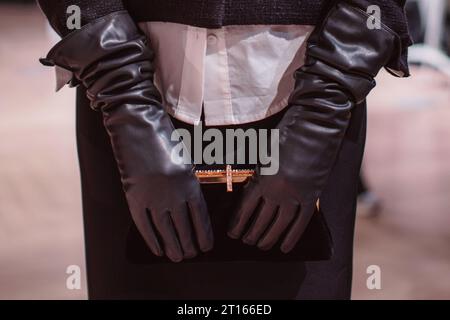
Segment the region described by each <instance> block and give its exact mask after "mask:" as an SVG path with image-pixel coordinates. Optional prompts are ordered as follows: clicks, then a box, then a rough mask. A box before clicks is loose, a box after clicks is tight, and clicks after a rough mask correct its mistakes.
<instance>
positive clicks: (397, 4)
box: [343, 0, 413, 77]
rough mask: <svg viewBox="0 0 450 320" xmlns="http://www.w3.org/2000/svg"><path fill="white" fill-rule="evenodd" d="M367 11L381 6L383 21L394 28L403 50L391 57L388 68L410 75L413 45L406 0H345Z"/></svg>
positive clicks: (398, 73) (403, 74)
mask: <svg viewBox="0 0 450 320" xmlns="http://www.w3.org/2000/svg"><path fill="white" fill-rule="evenodd" d="M343 1H345V2H347V3H349V4H351V5H353V6H356V7H358V8H360V9H361V10H363V11H365V12H367V10H368V8H369V6H373V5H376V6H378V7H379V8H380V15H381V22H382V23H383V24H385V25H386V26H387V27H389V28H390V29H392V30H393V31H394V32H395V33H396V34H397V35H398V36H399V38H400V41H401V52H400V53H399V55H398V56H397V57H396V58H393V59H391V61H389V63H388V64H387V65H386V69H387V70H388V71H389V72H391V73H392V74H394V75H395V76H399V77H407V76H409V75H410V73H409V68H408V47H409V46H410V45H412V43H413V42H412V39H411V37H410V34H409V29H408V21H407V18H406V13H405V3H406V0H343Z"/></svg>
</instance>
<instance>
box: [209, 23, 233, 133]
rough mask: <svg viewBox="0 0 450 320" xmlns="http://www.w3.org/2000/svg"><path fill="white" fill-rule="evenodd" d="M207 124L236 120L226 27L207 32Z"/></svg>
mask: <svg viewBox="0 0 450 320" xmlns="http://www.w3.org/2000/svg"><path fill="white" fill-rule="evenodd" d="M204 88H205V89H204V90H205V92H204V113H205V122H206V124H211V125H214V124H218V123H219V122H221V123H223V122H224V120H225V122H230V123H232V122H233V121H234V119H233V118H234V117H233V107H232V99H231V87H230V76H229V64H228V54H227V45H226V31H225V28H221V29H210V30H208V33H207V47H206V57H205V83H204Z"/></svg>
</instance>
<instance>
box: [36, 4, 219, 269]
mask: <svg viewBox="0 0 450 320" xmlns="http://www.w3.org/2000/svg"><path fill="white" fill-rule="evenodd" d="M153 55H154V54H153V52H152V51H151V49H150V48H149V47H148V46H147V45H146V42H145V38H144V37H143V36H141V35H140V34H139V33H138V30H137V28H136V25H135V23H134V22H133V20H132V19H131V17H130V16H129V15H128V14H127V13H126V11H119V12H116V13H113V14H109V15H107V16H104V17H102V18H99V19H96V20H95V21H93V22H90V23H89V24H87V25H85V26H84V27H83V28H81V29H80V30H78V31H75V32H73V33H71V34H69V35H68V36H67V37H65V38H64V39H63V40H62V41H60V42H59V43H58V44H56V45H55V47H53V48H52V49H51V51H50V52H49V53H48V55H47V57H46V58H45V59H41V61H42V62H43V63H44V64H47V65H57V66H59V67H62V68H64V69H67V70H70V71H72V72H73V74H74V76H75V77H76V79H78V80H79V81H81V82H82V83H83V85H84V86H85V87H86V89H87V97H88V98H89V100H90V101H91V107H92V108H93V109H95V110H100V111H101V112H102V114H103V119H104V125H105V127H106V130H107V132H108V134H109V136H110V138H111V144H112V148H113V151H114V155H115V158H116V161H117V164H118V168H119V171H120V175H121V179H122V184H123V189H124V191H125V194H126V198H127V201H128V205H129V209H130V212H131V215H132V218H133V220H134V222H135V223H136V226H137V228H138V230H139V232H140V233H141V234H142V236H143V238H144V239H145V241H146V243H147V245H148V247H149V248H150V249H151V251H152V252H153V253H154V254H155V255H158V256H162V255H163V254H165V255H167V257H168V258H170V259H171V260H172V261H181V260H182V259H184V258H191V257H194V256H195V255H197V254H198V253H199V251H203V252H205V251H208V250H210V249H211V248H212V246H213V234H212V228H211V223H210V218H209V215H208V212H207V208H206V203H205V200H204V198H203V195H202V192H201V189H200V184H199V182H198V180H197V179H196V177H195V175H194V173H193V166H192V165H186V164H180V163H179V162H177V161H174V159H172V157H171V152H172V148H173V147H174V146H175V145H176V144H178V142H172V141H171V134H172V132H173V130H174V128H173V125H172V122H171V121H170V118H169V116H168V115H167V114H166V112H165V111H164V110H163V107H162V105H161V97H160V94H159V93H158V91H157V89H156V87H155V86H154V84H153V74H154V69H153V66H152V60H153Z"/></svg>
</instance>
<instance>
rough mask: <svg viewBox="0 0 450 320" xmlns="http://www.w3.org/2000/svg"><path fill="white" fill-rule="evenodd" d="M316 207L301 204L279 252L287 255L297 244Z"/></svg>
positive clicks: (310, 203) (311, 203)
mask: <svg viewBox="0 0 450 320" xmlns="http://www.w3.org/2000/svg"><path fill="white" fill-rule="evenodd" d="M315 208H316V205H315V203H314V202H309V203H305V204H302V206H301V208H300V214H299V215H298V216H297V218H296V219H295V221H294V223H293V224H292V227H291V228H290V230H289V231H288V233H287V234H286V237H285V238H284V240H283V242H282V243H281V251H282V252H284V253H288V252H289V251H291V250H292V249H293V248H294V247H295V245H296V244H297V242H298V241H299V240H300V238H301V236H302V235H303V232H304V231H305V229H306V227H307V226H308V223H309V221H310V220H311V217H312V215H313V214H314V210H315Z"/></svg>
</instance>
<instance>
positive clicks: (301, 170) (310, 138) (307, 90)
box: [229, 3, 400, 253]
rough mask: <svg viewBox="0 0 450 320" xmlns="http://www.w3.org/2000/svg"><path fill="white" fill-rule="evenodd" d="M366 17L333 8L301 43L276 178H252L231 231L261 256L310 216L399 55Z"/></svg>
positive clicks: (394, 42)
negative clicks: (355, 123) (379, 77)
mask: <svg viewBox="0 0 450 320" xmlns="http://www.w3.org/2000/svg"><path fill="white" fill-rule="evenodd" d="M367 19H368V16H367V14H366V13H365V12H363V11H362V10H360V9H358V8H355V7H353V6H350V5H348V4H345V3H341V4H338V5H336V6H334V7H333V8H332V9H331V10H330V12H329V14H328V16H327V18H326V19H325V20H324V23H323V24H322V25H321V26H318V27H316V29H315V31H314V32H313V34H312V35H311V37H310V38H309V40H308V47H307V52H306V62H305V65H304V66H303V67H302V68H300V69H299V70H297V71H296V73H295V78H296V83H295V89H294V91H293V93H292V95H291V96H290V100H289V109H288V111H287V112H286V113H285V115H284V116H283V119H282V120H281V121H280V123H279V125H278V129H279V130H280V131H279V134H280V141H279V147H280V152H279V172H278V174H276V175H270V176H269V175H261V174H257V175H255V176H254V178H253V179H251V180H250V181H249V183H248V184H247V185H246V186H245V189H246V190H245V192H244V197H243V199H242V203H241V204H240V206H239V207H238V210H237V213H236V214H235V216H234V218H233V220H232V223H231V226H230V229H229V236H230V237H232V238H240V237H243V241H244V242H245V243H247V244H250V245H255V244H257V246H258V247H259V248H261V249H263V250H268V249H270V248H272V247H273V246H274V245H275V244H276V243H277V242H278V241H279V240H280V239H281V240H282V242H281V250H282V251H283V252H285V253H287V252H289V251H290V250H292V249H293V248H294V246H295V245H296V243H297V242H298V241H299V239H300V237H301V236H302V234H303V232H304V230H305V228H306V227H307V225H308V223H309V221H310V219H311V216H312V215H313V213H314V211H315V206H316V202H317V200H318V198H319V196H320V193H321V191H322V189H323V188H324V186H325V184H326V182H327V178H328V176H329V173H330V172H331V169H332V167H333V165H334V162H335V159H336V157H337V154H338V152H339V149H340V145H341V142H342V139H343V137H344V134H345V131H346V128H347V126H348V124H349V120H350V117H351V111H352V108H353V107H354V106H355V105H356V104H358V103H360V102H362V101H363V100H364V99H365V98H366V96H367V94H368V93H369V92H370V90H371V89H372V88H373V87H374V86H375V81H374V77H375V76H376V74H377V73H378V71H379V70H380V69H381V68H382V67H383V66H385V65H386V63H387V62H388V61H389V60H390V59H391V58H392V57H393V56H394V55H399V54H400V42H399V38H398V36H397V35H396V34H395V33H394V32H393V31H391V30H390V29H389V28H387V27H386V26H383V27H382V28H381V29H374V30H369V29H368V28H367V27H366V22H367Z"/></svg>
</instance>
